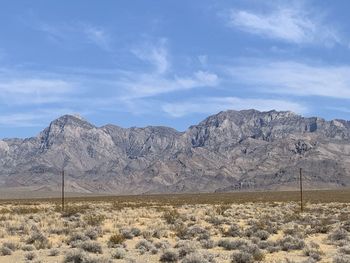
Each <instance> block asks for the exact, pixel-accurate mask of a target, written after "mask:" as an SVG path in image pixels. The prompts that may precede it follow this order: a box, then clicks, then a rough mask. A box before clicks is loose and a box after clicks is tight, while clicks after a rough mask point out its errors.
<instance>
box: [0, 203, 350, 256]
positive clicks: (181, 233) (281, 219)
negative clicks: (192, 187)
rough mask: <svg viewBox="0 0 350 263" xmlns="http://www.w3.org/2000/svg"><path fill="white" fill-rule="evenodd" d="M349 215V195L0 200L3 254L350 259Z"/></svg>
mask: <svg viewBox="0 0 350 263" xmlns="http://www.w3.org/2000/svg"><path fill="white" fill-rule="evenodd" d="M349 215H350V207H349V205H348V204H347V203H315V204H307V205H306V210H305V212H303V213H300V212H299V211H298V204H297V203H294V202H280V203H278V202H263V203H261V202H255V203H249V202H248V203H244V204H239V203H232V204H227V203H225V204H187V205H186V204H185V205H179V204H176V205H171V204H168V205H164V204H157V203H148V204H147V205H145V204H144V203H142V202H141V203H140V202H129V203H116V202H107V201H96V202H90V201H89V202H86V201H81V202H75V203H74V204H73V203H71V204H70V205H69V207H68V208H66V211H64V212H63V213H62V212H61V211H60V207H59V206H57V205H56V204H53V203H50V202H35V203H32V202H28V203H23V202H22V203H17V204H16V203H3V204H0V245H1V248H0V255H1V256H0V262H130V263H131V262H160V260H162V261H161V262H185V263H190V262H193V263H194V262H254V261H255V262H350V261H346V260H347V259H350V256H349V255H348V254H350V246H349V244H350V243H349V240H350V235H349V234H350V233H349V232H348V231H350V218H349ZM113 236H115V237H117V238H116V240H115V239H113V238H111V237H113ZM113 240H114V241H113ZM29 250H30V251H29ZM72 253H75V260H76V261H74V259H73V258H72V257H71V258H70V256H72ZM169 253H170V255H172V257H173V258H175V259H174V261H171V258H172V257H170V256H169ZM167 255H168V256H167ZM118 257H119V258H118ZM234 258H241V261H234ZM339 258H342V259H344V260H345V261H336V260H339ZM79 260H80V261H79Z"/></svg>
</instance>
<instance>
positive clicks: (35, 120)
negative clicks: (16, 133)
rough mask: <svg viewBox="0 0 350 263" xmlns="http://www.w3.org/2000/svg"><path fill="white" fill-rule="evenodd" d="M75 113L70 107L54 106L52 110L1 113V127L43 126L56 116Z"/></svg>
mask: <svg viewBox="0 0 350 263" xmlns="http://www.w3.org/2000/svg"><path fill="white" fill-rule="evenodd" d="M69 113H71V114H73V113H74V111H72V110H71V109H68V108H54V109H50V110H44V109H41V110H32V111H27V112H17V113H8V114H6V113H2V114H0V127H7V128H8V127H43V126H46V125H47V124H48V123H49V122H50V121H52V120H53V119H54V118H57V117H59V116H60V115H63V114H69Z"/></svg>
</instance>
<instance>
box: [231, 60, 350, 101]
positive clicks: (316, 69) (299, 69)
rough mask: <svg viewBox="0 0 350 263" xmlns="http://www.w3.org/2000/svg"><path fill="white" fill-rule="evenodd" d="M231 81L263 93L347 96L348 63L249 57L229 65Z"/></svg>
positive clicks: (349, 76) (348, 87)
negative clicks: (242, 62)
mask: <svg viewBox="0 0 350 263" xmlns="http://www.w3.org/2000/svg"><path fill="white" fill-rule="evenodd" d="M228 72H229V75H230V76H231V78H232V81H234V82H237V83H241V84H248V85H251V86H252V87H254V89H256V90H258V91H260V92H264V93H274V94H291V95H296V96H324V97H332V98H347V99H349V98H350V67H349V66H329V65H310V64H305V63H298V62H293V61H287V62H273V61H272V62H271V61H251V62H250V64H246V65H239V66H233V67H231V68H229V69H228Z"/></svg>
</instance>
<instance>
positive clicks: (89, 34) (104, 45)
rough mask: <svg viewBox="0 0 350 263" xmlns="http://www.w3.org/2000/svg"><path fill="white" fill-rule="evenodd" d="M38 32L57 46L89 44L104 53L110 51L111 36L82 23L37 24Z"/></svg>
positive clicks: (101, 29) (94, 26) (101, 28)
mask: <svg viewBox="0 0 350 263" xmlns="http://www.w3.org/2000/svg"><path fill="white" fill-rule="evenodd" d="M37 29H38V30H39V31H42V32H43V33H45V34H46V36H47V38H48V39H49V40H51V41H52V42H55V43H57V44H66V43H69V44H70V45H71V46H75V45H79V44H81V43H90V44H93V45H95V46H97V47H99V48H100V49H103V50H105V51H111V49H112V47H111V36H110V34H109V33H108V32H107V30H106V29H105V28H103V27H101V26H96V25H92V24H89V23H84V22H71V23H64V24H59V25H52V24H47V23H43V22H41V23H39V24H38V26H37Z"/></svg>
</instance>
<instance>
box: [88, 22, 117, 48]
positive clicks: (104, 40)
mask: <svg viewBox="0 0 350 263" xmlns="http://www.w3.org/2000/svg"><path fill="white" fill-rule="evenodd" d="M82 29H83V31H84V32H85V35H86V37H87V39H88V40H90V41H91V42H92V43H93V44H95V45H96V46H99V47H100V48H102V49H104V50H110V49H111V44H110V43H111V38H110V35H109V34H108V33H107V32H106V30H105V29H103V28H101V27H96V26H92V25H85V26H83V27H82Z"/></svg>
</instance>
